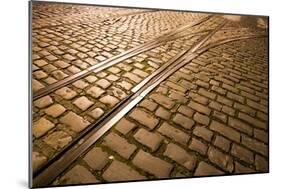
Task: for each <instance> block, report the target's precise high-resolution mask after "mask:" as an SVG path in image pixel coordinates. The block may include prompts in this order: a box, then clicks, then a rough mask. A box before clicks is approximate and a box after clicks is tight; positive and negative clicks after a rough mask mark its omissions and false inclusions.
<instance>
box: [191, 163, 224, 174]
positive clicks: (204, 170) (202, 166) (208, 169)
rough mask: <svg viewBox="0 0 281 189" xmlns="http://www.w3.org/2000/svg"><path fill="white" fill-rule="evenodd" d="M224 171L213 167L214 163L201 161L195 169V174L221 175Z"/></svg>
mask: <svg viewBox="0 0 281 189" xmlns="http://www.w3.org/2000/svg"><path fill="white" fill-rule="evenodd" d="M221 174H223V172H222V171H220V170H218V169H217V168H215V167H213V166H212V165H209V164H207V163H206V162H204V161H201V162H200V163H199V165H198V167H197V169H196V170H195V173H194V176H210V175H221Z"/></svg>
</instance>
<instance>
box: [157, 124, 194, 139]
mask: <svg viewBox="0 0 281 189" xmlns="http://www.w3.org/2000/svg"><path fill="white" fill-rule="evenodd" d="M158 132H160V133H161V134H163V135H165V136H167V137H169V138H171V139H174V140H175V141H176V142H179V143H181V144H187V142H188V140H189V139H190V136H189V135H188V134H186V133H184V132H182V131H181V130H179V129H176V128H174V127H173V126H171V125H170V124H168V123H167V122H164V123H163V124H162V125H161V127H159V129H158Z"/></svg>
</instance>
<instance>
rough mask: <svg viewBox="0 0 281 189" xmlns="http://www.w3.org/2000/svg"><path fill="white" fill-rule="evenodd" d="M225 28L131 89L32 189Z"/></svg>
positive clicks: (50, 178)
mask: <svg viewBox="0 0 281 189" xmlns="http://www.w3.org/2000/svg"><path fill="white" fill-rule="evenodd" d="M225 24H226V21H224V22H223V23H222V24H220V25H219V26H218V27H217V28H215V29H214V30H213V31H211V32H210V33H209V34H207V35H206V36H203V37H202V39H201V40H200V41H199V42H198V43H197V44H195V45H193V47H192V48H191V49H187V50H184V51H183V52H181V53H180V54H179V55H178V56H176V57H174V58H173V59H172V60H171V61H169V62H168V63H167V64H166V65H163V66H162V67H160V68H159V69H158V70H157V71H156V74H154V75H153V76H151V77H149V79H148V80H146V82H145V83H140V84H139V86H136V87H135V88H133V89H132V93H131V95H129V96H128V98H126V100H125V101H123V102H122V103H120V104H118V106H117V107H115V108H114V110H112V111H110V113H109V114H108V116H105V117H103V120H99V122H96V123H94V124H93V127H92V128H93V129H92V130H89V132H87V133H85V136H81V137H80V138H79V140H77V142H76V143H75V144H74V143H73V144H72V146H71V147H69V150H67V151H66V152H65V153H64V154H63V155H62V156H61V157H58V158H57V160H56V161H54V162H51V163H50V164H49V165H48V166H46V168H45V169H44V170H42V171H41V172H40V173H38V174H37V175H36V176H35V177H34V180H33V185H34V187H40V186H46V185H47V184H49V183H51V182H52V181H53V180H54V179H55V178H56V177H57V176H59V175H60V174H61V173H62V172H63V171H64V170H65V169H66V168H67V167H68V166H69V165H70V164H71V163H72V162H74V161H75V160H76V159H77V158H78V157H79V156H80V155H81V154H83V152H85V151H86V150H87V149H88V148H89V147H90V146H91V145H93V144H94V143H95V142H96V141H97V140H98V139H99V138H100V137H101V136H102V135H103V134H104V133H105V132H106V131H108V130H109V129H110V128H111V127H112V126H113V125H114V124H115V123H117V122H118V121H119V120H120V119H121V118H122V117H123V116H124V115H125V114H126V113H128V112H129V111H130V110H131V109H132V108H133V107H134V106H135V105H136V104H137V103H139V102H140V101H141V100H142V99H143V98H144V97H145V96H146V95H147V94H148V93H149V92H150V91H151V90H153V89H154V88H155V87H156V86H157V85H159V83H161V82H162V81H163V80H164V79H166V78H167V77H168V76H170V75H171V74H172V73H174V72H175V71H176V70H178V69H179V68H180V67H182V66H183V65H185V64H186V63H187V62H189V61H190V60H192V59H193V58H195V57H196V56H198V54H197V53H194V52H195V51H196V50H197V49H199V48H200V47H201V46H202V45H203V44H204V43H205V42H206V41H207V40H208V39H209V38H210V37H211V36H212V35H214V33H216V32H217V31H218V30H219V29H221V28H222V27H223V26H224V25H225Z"/></svg>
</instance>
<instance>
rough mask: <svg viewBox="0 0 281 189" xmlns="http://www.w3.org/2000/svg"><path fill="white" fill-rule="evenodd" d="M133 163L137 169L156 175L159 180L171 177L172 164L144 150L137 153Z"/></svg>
mask: <svg viewBox="0 0 281 189" xmlns="http://www.w3.org/2000/svg"><path fill="white" fill-rule="evenodd" d="M132 162H133V164H135V165H136V166H137V167H139V168H141V169H143V170H144V171H147V172H149V173H151V174H153V175H155V176H156V177H158V178H167V177H169V175H170V172H171V170H172V168H173V166H172V164H170V163H167V162H166V161H163V160H161V159H159V158H157V157H154V156H152V155H150V154H149V153H147V152H144V151H142V150H140V151H139V152H138V153H137V155H136V156H135V158H134V159H133V161H132Z"/></svg>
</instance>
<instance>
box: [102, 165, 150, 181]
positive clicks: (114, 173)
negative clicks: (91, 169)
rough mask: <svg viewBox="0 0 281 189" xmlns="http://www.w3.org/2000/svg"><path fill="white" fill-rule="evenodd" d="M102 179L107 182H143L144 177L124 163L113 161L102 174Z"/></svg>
mask: <svg viewBox="0 0 281 189" xmlns="http://www.w3.org/2000/svg"><path fill="white" fill-rule="evenodd" d="M103 178H104V179H105V180H107V181H127V180H143V179H145V177H144V176H142V175H140V174H139V173H138V172H137V171H135V170H133V169H132V168H130V167H129V166H127V165H126V164H124V163H121V162H119V161H117V160H114V161H113V162H112V163H111V165H110V166H109V168H108V169H107V170H106V171H105V172H104V174H103Z"/></svg>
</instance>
